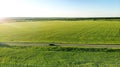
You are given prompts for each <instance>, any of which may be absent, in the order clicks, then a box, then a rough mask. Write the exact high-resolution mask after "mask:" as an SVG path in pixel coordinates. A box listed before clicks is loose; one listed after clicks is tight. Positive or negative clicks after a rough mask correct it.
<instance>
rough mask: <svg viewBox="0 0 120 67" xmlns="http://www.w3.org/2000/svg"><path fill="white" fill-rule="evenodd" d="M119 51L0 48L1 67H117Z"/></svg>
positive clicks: (74, 48)
mask: <svg viewBox="0 0 120 67" xmlns="http://www.w3.org/2000/svg"><path fill="white" fill-rule="evenodd" d="M119 51H120V49H110V48H109V49H108V48H80V47H33V46H29V47H24V46H21V47H20V46H2V47H0V66H1V67H18V66H19V67H56V66H57V67H119V66H120V65H119V64H120V57H119V56H120V52H119Z"/></svg>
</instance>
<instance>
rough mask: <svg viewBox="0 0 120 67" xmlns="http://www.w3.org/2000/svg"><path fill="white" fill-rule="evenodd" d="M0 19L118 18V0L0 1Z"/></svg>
mask: <svg viewBox="0 0 120 67" xmlns="http://www.w3.org/2000/svg"><path fill="white" fill-rule="evenodd" d="M0 17H1V18H2V17H120V0H0Z"/></svg>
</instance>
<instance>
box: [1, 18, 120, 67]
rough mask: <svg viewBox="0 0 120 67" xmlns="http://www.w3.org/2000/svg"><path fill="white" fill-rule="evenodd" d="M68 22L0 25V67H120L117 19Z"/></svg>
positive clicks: (119, 39) (119, 41) (8, 23)
mask: <svg viewBox="0 0 120 67" xmlns="http://www.w3.org/2000/svg"><path fill="white" fill-rule="evenodd" d="M68 20H69V19H67V20H49V19H48V20H44V21H43V20H42V21H35V20H34V21H26V20H25V21H19V20H17V21H9V22H0V67H120V45H119V44H120V21H119V20H74V19H73V20H72V21H70V20H69V21H68ZM49 44H55V45H54V46H51V45H49Z"/></svg>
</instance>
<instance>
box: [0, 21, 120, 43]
mask: <svg viewBox="0 0 120 67" xmlns="http://www.w3.org/2000/svg"><path fill="white" fill-rule="evenodd" d="M0 42H40V43H71V44H74V43H76V44H120V22H119V21H115V20H114V21H105V20H96V21H92V20H89V21H87V20H86V21H36V22H13V23H0Z"/></svg>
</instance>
